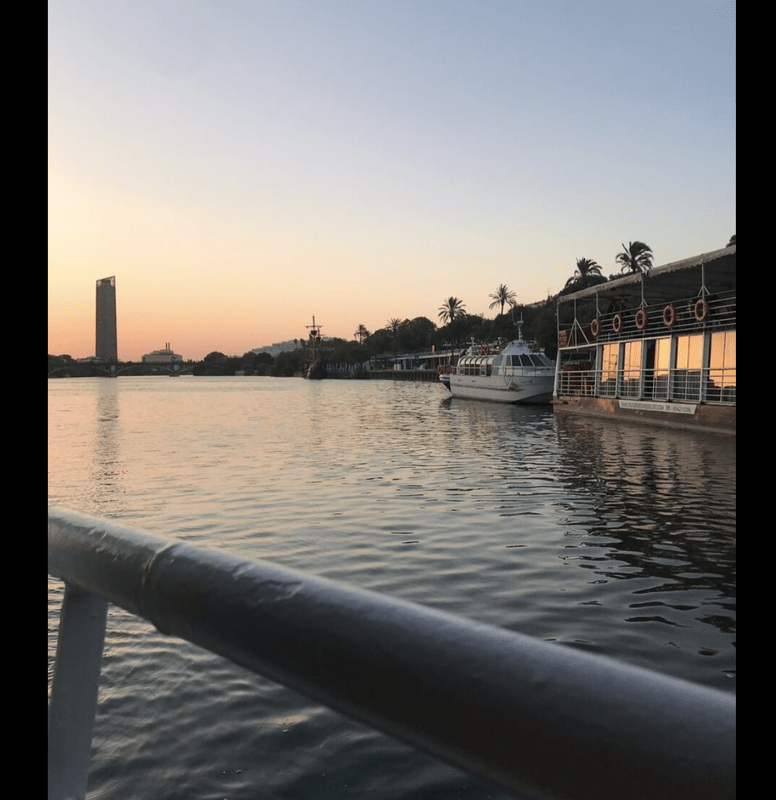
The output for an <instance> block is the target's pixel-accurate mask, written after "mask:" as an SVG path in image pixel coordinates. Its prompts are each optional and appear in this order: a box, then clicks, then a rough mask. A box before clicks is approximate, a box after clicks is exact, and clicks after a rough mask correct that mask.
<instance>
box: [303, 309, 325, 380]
mask: <svg viewBox="0 0 776 800" xmlns="http://www.w3.org/2000/svg"><path fill="white" fill-rule="evenodd" d="M305 328H307V330H308V334H307V363H306V364H305V368H304V376H305V378H309V379H311V380H320V379H321V378H325V377H326V365H325V364H324V363H323V337H322V336H321V326H320V325H317V324H316V322H315V315H314V314H313V324H312V325H305Z"/></svg>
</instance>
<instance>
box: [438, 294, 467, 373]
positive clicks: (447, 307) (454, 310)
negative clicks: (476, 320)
mask: <svg viewBox="0 0 776 800" xmlns="http://www.w3.org/2000/svg"><path fill="white" fill-rule="evenodd" d="M465 316H466V311H465V310H464V306H463V303H462V302H461V301H460V300H459V299H458V298H457V297H448V298H447V300H445V302H444V303H443V304H442V305H441V306H439V319H441V320H442V322H446V323H449V324H450V325H452V323H453V322H455V321H456V320H457V319H460V318H461V317H465ZM454 353H455V332H454V331H452V330H451V331H450V363H451V364H452V363H453V354H454Z"/></svg>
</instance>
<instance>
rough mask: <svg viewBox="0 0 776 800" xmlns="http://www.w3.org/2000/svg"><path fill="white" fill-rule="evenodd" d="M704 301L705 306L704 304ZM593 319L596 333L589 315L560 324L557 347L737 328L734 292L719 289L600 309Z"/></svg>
mask: <svg viewBox="0 0 776 800" xmlns="http://www.w3.org/2000/svg"><path fill="white" fill-rule="evenodd" d="M703 302H705V303H706V304H707V305H706V306H703V305H702V303H703ZM699 303H701V305H698V304H699ZM696 307H697V308H696ZM669 308H670V309H672V311H669V310H668V309H669ZM588 311H589V309H588ZM639 311H642V312H643V313H644V315H645V316H644V317H642V318H641V320H640V322H641V323H643V327H642V328H639V327H638V326H637V323H636V314H637V313H638V312H639ZM696 312H697V316H696ZM618 316H619V322H618V323H617V324H615V317H618ZM699 317H702V319H699ZM596 319H597V321H598V333H597V335H596V334H594V332H593V329H592V320H590V317H589V316H588V317H587V320H586V321H585V320H578V319H574V320H573V321H572V323H571V324H570V325H568V324H567V325H568V326H567V327H565V326H564V327H559V329H558V347H559V348H565V347H580V346H585V345H589V344H607V343H609V342H621V341H630V340H633V339H648V338H653V337H655V336H668V335H671V334H685V335H690V334H696V333H704V332H706V331H709V330H729V329H733V328H735V327H736V293H735V292H734V291H731V292H720V293H718V294H714V295H705V296H704V297H697V296H696V297H685V298H682V299H679V300H675V301H674V302H672V303H661V304H652V305H649V304H647V303H645V304H644V305H641V306H636V307H634V308H626V309H617V310H609V311H605V312H604V311H601V312H600V313H598V314H597V315H596ZM668 322H670V324H667V323H668ZM618 326H619V330H618V329H617V328H618Z"/></svg>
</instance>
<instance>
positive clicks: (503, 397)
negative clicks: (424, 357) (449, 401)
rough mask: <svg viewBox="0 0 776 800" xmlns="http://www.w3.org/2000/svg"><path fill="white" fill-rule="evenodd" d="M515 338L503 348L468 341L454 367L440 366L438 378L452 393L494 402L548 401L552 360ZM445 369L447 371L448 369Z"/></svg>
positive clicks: (521, 329)
mask: <svg viewBox="0 0 776 800" xmlns="http://www.w3.org/2000/svg"><path fill="white" fill-rule="evenodd" d="M517 325H518V334H517V336H518V338H517V339H513V340H512V341H511V342H510V343H509V344H508V345H507V346H506V347H505V348H504V349H503V350H500V351H499V350H498V348H492V347H490V346H488V345H478V344H474V343H472V345H471V347H470V348H469V349H468V350H467V351H466V353H465V354H464V355H462V356H461V357H460V358H459V359H458V365H457V366H456V367H444V368H440V376H439V377H440V380H441V381H442V383H444V384H445V386H447V388H448V389H449V390H450V393H451V394H452V396H453V397H461V398H466V399H467V400H492V401H495V402H497V403H549V402H551V401H552V390H553V386H554V382H555V362H553V361H551V360H550V359H549V358H547V356H545V355H544V353H534V352H533V351H532V350H531V348H530V347H529V346H528V344H527V343H526V342H525V340H524V339H523V326H522V321H520V322H518V323H517ZM448 370H449V371H448Z"/></svg>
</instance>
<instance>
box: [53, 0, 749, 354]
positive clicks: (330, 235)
mask: <svg viewBox="0 0 776 800" xmlns="http://www.w3.org/2000/svg"><path fill="white" fill-rule="evenodd" d="M48 8H49V49H48V53H49V76H48V77H49V108H48V123H49V129H48V159H49V161H48V176H49V185H48V189H49V209H48V211H49V214H48V243H49V248H48V255H49V266H48V286H49V305H48V324H49V341H48V347H49V351H48V352H49V353H50V354H53V355H61V354H64V353H67V354H69V355H71V356H73V357H74V358H80V357H86V356H90V355H93V354H94V350H95V341H94V330H95V282H96V281H97V280H98V279H99V278H104V277H109V276H115V277H116V294H117V310H118V350H119V358H120V359H121V360H139V359H140V357H141V356H142V355H143V354H144V353H148V352H150V351H151V350H155V349H159V348H161V347H164V346H165V344H166V343H167V342H170V344H171V346H172V349H173V350H175V352H177V353H180V354H181V355H183V356H184V358H186V359H197V360H198V359H201V358H203V357H204V356H205V355H206V354H207V353H209V352H212V351H220V352H223V353H225V354H227V355H242V354H243V353H245V352H247V351H248V350H251V349H253V348H258V347H262V346H265V345H269V344H272V343H273V342H279V341H283V340H288V339H294V338H301V337H304V336H305V335H306V328H305V326H306V325H310V324H311V322H312V317H313V315H315V319H316V321H317V323H318V324H319V325H321V326H322V333H323V334H324V335H326V336H338V337H342V338H344V339H353V337H354V333H355V331H356V329H357V328H358V326H359V325H361V324H363V325H365V326H366V328H367V329H368V330H369V331H374V330H377V329H379V328H382V327H385V326H386V325H387V324H388V322H389V320H391V319H394V318H398V319H413V318H415V317H420V316H423V317H428V318H429V319H431V320H432V321H434V322H435V323H437V324H441V322H440V320H439V318H438V312H439V308H440V306H441V305H442V304H443V302H444V301H445V300H446V299H447V298H448V297H451V296H454V297H457V298H458V299H460V300H461V301H462V302H463V304H464V307H465V309H466V311H468V312H469V313H477V314H484V315H485V316H487V317H489V318H492V317H493V316H494V315H495V313H497V310H490V309H489V305H490V303H491V302H492V299H491V298H490V297H489V295H490V294H492V293H493V292H495V291H496V289H497V288H498V286H499V285H500V284H506V285H507V287H508V288H509V289H510V290H512V291H514V292H515V295H516V298H517V301H518V302H519V303H532V302H536V301H539V300H544V299H546V298H547V297H548V296H549V295H551V294H555V293H557V292H558V291H559V290H560V289H561V288H563V286H564V284H565V283H566V281H567V280H568V279H569V278H570V277H571V276H572V275H573V274H574V269H575V266H576V260H577V259H579V258H590V259H593V260H595V261H597V262H598V264H600V265H601V268H602V272H603V274H604V275H610V274H613V273H615V272H617V271H618V268H617V266H616V264H615V257H616V255H617V253H618V252H620V251H621V250H622V244H627V243H628V242H629V241H635V240H639V241H643V242H646V243H647V244H648V245H650V246H651V247H652V250H653V251H654V263H655V265H656V266H657V265H661V264H667V263H670V262H672V261H678V260H680V259H683V258H689V257H691V256H695V255H698V254H700V253H704V252H709V251H712V250H716V249H719V248H721V247H724V246H725V245H726V244H727V242H728V240H729V239H730V236H731V235H733V234H734V233H735V230H736V225H735V222H736V218H735V103H736V95H735V81H736V74H735V58H736V51H735V39H736V36H735V27H736V24H735V23H736V20H735V16H736V7H735V2H727V1H723V0H720V1H716V0H710V1H709V2H703V1H702V0H681V2H676V0H652V2H650V3H645V2H636V1H635V0H588V1H587V2H580V0H213V1H211V0H131V2H129V0H111V2H107V3H106V2H105V1H104V0H50V2H49V4H48Z"/></svg>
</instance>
